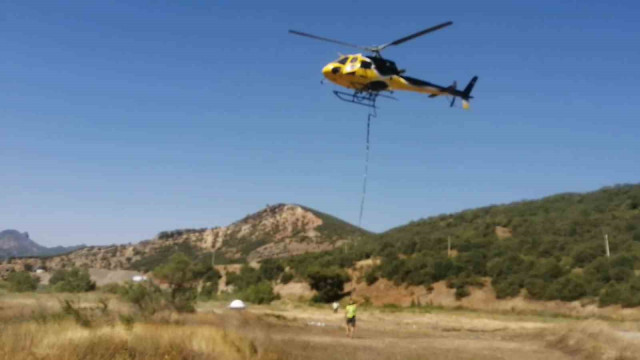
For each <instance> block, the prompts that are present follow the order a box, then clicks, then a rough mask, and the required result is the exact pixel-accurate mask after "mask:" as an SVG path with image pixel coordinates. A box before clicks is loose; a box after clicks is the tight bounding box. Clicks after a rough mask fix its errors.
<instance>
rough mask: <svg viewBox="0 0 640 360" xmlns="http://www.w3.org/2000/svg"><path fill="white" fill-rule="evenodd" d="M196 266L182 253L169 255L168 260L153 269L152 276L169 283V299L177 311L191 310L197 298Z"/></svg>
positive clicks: (193, 309) (197, 270)
mask: <svg viewBox="0 0 640 360" xmlns="http://www.w3.org/2000/svg"><path fill="white" fill-rule="evenodd" d="M198 272H199V269H198V267H197V266H196V265H195V264H194V263H193V262H192V261H191V259H189V257H187V256H186V255H185V254H183V253H177V254H174V255H172V256H171V258H170V259H169V262H168V263H167V264H165V265H161V266H158V267H157V268H155V269H154V270H153V274H154V276H155V277H156V278H157V279H159V280H162V281H164V282H166V283H168V284H169V287H170V288H171V293H170V297H169V301H170V303H171V305H172V307H173V308H174V309H175V310H176V311H178V312H193V311H195V308H194V307H193V303H194V302H195V300H196V298H197V295H198V293H197V291H196V289H195V288H194V287H195V281H196V280H197V278H196V275H197V274H198Z"/></svg>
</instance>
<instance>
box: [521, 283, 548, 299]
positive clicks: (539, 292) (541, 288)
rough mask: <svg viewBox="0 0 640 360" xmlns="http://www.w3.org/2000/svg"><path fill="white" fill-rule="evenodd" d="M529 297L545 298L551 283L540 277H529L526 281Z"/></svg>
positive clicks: (525, 285)
mask: <svg viewBox="0 0 640 360" xmlns="http://www.w3.org/2000/svg"><path fill="white" fill-rule="evenodd" d="M524 287H525V289H526V290H527V294H529V297H531V298H532V299H536V300H544V299H545V298H546V296H547V291H548V289H549V284H548V283H546V282H544V281H543V280H540V279H527V280H526V281H525V282H524Z"/></svg>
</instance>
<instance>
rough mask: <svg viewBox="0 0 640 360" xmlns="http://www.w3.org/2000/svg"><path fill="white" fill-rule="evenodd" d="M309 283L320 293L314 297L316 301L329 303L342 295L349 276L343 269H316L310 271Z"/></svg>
mask: <svg viewBox="0 0 640 360" xmlns="http://www.w3.org/2000/svg"><path fill="white" fill-rule="evenodd" d="M308 278H309V285H310V286H311V288H312V289H314V290H316V291H317V292H318V293H317V294H316V295H315V296H314V297H313V299H312V300H313V301H315V302H324V303H329V302H333V301H336V300H339V299H340V298H341V297H342V295H343V294H342V291H343V288H344V283H345V282H347V281H348V280H349V276H348V275H347V273H346V272H345V271H344V270H343V269H339V268H328V269H315V270H312V271H310V272H309V275H308Z"/></svg>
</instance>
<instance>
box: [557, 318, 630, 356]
mask: <svg viewBox="0 0 640 360" xmlns="http://www.w3.org/2000/svg"><path fill="white" fill-rule="evenodd" d="M623 334H624V333H621V332H619V331H616V330H615V329H613V328H612V327H611V326H610V325H609V324H607V323H605V322H603V321H595V320H594V321H584V322H581V323H575V324H570V325H565V326H563V327H559V328H557V329H555V331H554V332H552V334H551V335H547V344H548V345H549V346H550V347H552V348H555V349H558V350H561V351H562V352H564V353H566V354H568V355H570V356H571V357H572V358H574V359H581V360H632V359H640V339H635V340H634V338H635V334H633V335H634V338H631V337H630V338H625V337H624V335H623Z"/></svg>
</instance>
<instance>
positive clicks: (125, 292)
mask: <svg viewBox="0 0 640 360" xmlns="http://www.w3.org/2000/svg"><path fill="white" fill-rule="evenodd" d="M118 293H119V295H120V297H121V298H122V299H123V300H125V301H127V302H130V303H131V304H133V305H134V307H135V308H136V310H137V311H138V312H139V313H140V314H141V315H143V316H151V315H153V314H155V313H156V312H158V311H159V310H161V309H163V308H164V307H165V306H166V305H165V297H164V295H163V293H162V290H161V289H160V288H159V287H158V286H156V285H154V284H153V283H151V282H148V281H145V282H142V283H127V284H125V285H124V286H122V287H120V289H119V290H118Z"/></svg>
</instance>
